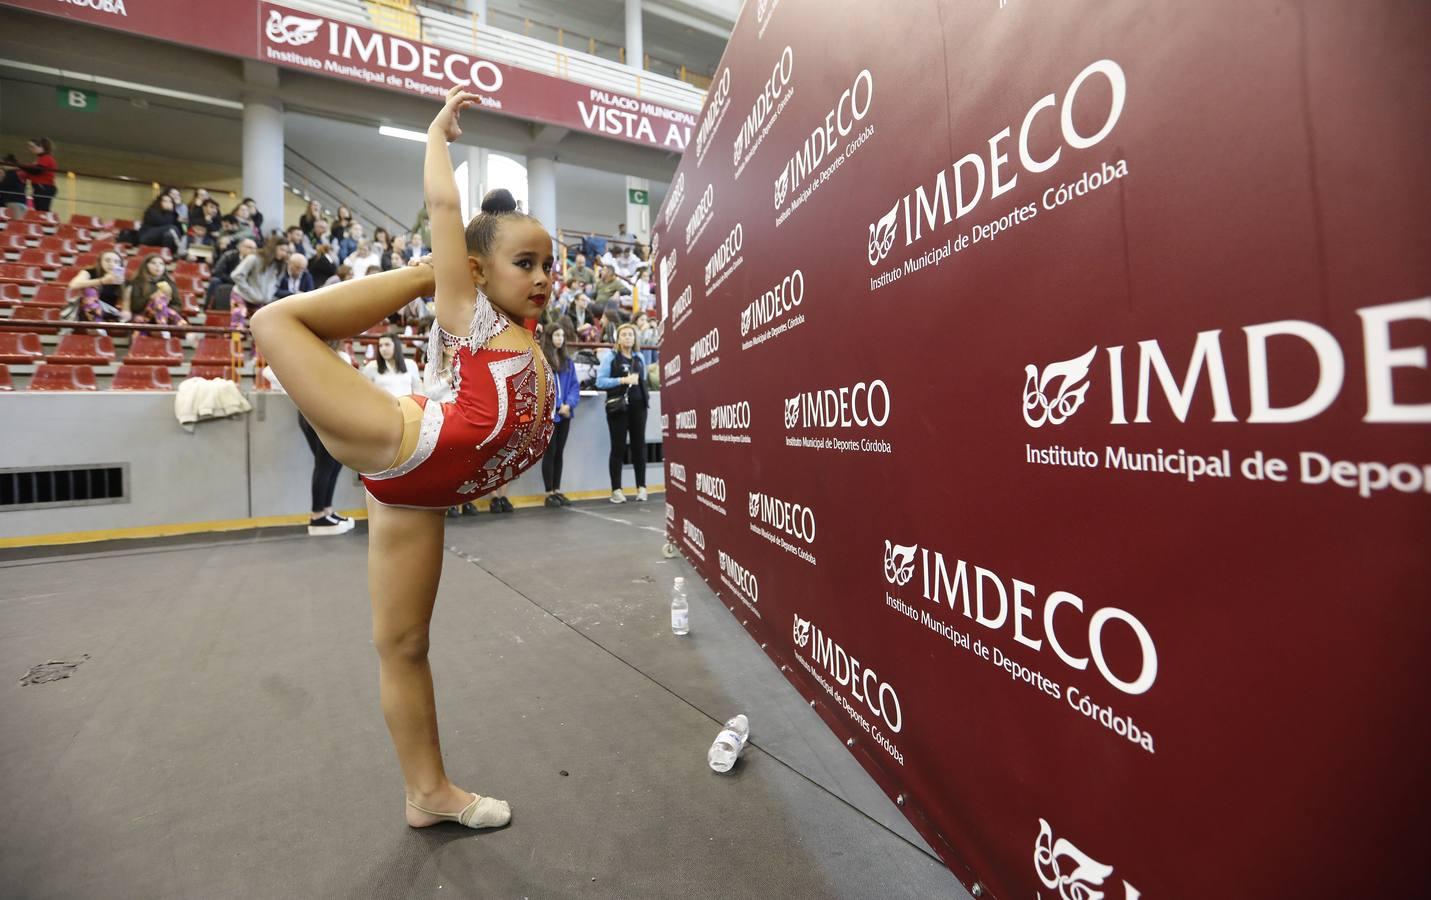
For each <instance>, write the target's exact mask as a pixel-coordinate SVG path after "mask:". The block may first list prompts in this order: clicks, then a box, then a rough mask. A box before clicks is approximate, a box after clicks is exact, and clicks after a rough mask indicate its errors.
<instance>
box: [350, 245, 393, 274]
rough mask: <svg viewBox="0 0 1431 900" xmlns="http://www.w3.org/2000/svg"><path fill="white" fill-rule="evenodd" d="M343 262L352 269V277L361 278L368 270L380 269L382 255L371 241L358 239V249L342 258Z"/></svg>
mask: <svg viewBox="0 0 1431 900" xmlns="http://www.w3.org/2000/svg"><path fill="white" fill-rule="evenodd" d="M343 263H344V264H345V265H346V266H347V267H348V268H350V269H352V270H353V277H354V278H362V277H363V276H364V275H366V274H368V272H370V271H375V270H381V269H382V267H383V257H382V254H381V253H379V252H378V251H377V249H376V248H375V247H374V246H373V245H372V244H371V243H369V242H368V241H359V242H358V249H356V250H354V251H353V252H352V254H350V255H349V256H348V258H347V259H345V260H343Z"/></svg>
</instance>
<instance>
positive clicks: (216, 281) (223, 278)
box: [207, 238, 258, 308]
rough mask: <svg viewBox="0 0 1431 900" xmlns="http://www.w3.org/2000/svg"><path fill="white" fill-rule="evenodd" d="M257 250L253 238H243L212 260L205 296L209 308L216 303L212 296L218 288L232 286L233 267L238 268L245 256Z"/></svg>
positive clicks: (220, 305)
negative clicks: (206, 295) (206, 294)
mask: <svg viewBox="0 0 1431 900" xmlns="http://www.w3.org/2000/svg"><path fill="white" fill-rule="evenodd" d="M257 250H258V244H256V243H254V240H253V238H244V239H243V240H241V241H239V242H238V243H237V244H236V245H235V246H233V247H232V248H230V249H228V250H225V251H224V252H223V253H221V254H220V255H219V258H218V259H217V260H216V261H215V262H214V265H213V268H212V269H211V270H210V271H211V273H212V274H211V277H210V278H209V289H208V297H207V305H208V306H209V307H210V308H213V307H214V306H215V305H216V304H215V303H214V297H215V295H216V294H217V293H218V291H219V288H224V289H225V290H227V288H229V287H232V286H233V283H234V277H233V275H234V269H237V268H238V264H239V263H241V262H243V260H244V258H245V257H247V256H252V255H253V254H254V253H255V252H257ZM217 305H218V306H219V307H220V308H222V306H223V304H217Z"/></svg>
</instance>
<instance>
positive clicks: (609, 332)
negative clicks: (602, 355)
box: [599, 303, 626, 344]
mask: <svg viewBox="0 0 1431 900" xmlns="http://www.w3.org/2000/svg"><path fill="white" fill-rule="evenodd" d="M599 324H600V327H601V337H600V338H599V340H600V341H601V343H603V344H614V343H616V329H618V328H620V327H621V326H622V325H625V324H626V314H625V312H623V311H622V309H621V307H620V306H619V305H618V304H615V303H608V304H606V307H605V308H604V309H603V310H602V311H601V320H600V323H599Z"/></svg>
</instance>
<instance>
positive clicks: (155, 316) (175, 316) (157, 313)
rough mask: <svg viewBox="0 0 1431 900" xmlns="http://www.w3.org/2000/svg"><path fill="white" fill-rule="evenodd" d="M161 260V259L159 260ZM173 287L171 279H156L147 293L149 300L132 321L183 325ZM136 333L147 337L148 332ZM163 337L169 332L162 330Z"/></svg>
mask: <svg viewBox="0 0 1431 900" xmlns="http://www.w3.org/2000/svg"><path fill="white" fill-rule="evenodd" d="M160 261H161V262H162V260H160ZM175 293H176V291H175V288H174V283H173V282H172V281H158V282H155V283H154V285H153V290H151V291H150V293H149V300H148V302H146V303H145V304H144V309H142V310H140V312H139V313H138V315H136V316H134V319H133V321H134V323H135V324H136V325H137V324H140V323H144V324H153V325H183V324H184V315H183V313H182V312H180V311H179V309H178V307H179V301H178V300H177V299H176V297H175ZM136 333H137V334H141V335H144V336H145V337H148V335H149V332H147V331H140V332H136ZM162 336H163V337H168V336H169V333H168V332H167V331H166V332H162Z"/></svg>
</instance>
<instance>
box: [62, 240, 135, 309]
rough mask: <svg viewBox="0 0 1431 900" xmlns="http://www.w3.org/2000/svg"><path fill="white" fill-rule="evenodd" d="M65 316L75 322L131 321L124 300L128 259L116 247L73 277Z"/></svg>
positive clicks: (105, 252) (66, 301)
mask: <svg viewBox="0 0 1431 900" xmlns="http://www.w3.org/2000/svg"><path fill="white" fill-rule="evenodd" d="M62 318H64V319H67V320H69V321H72V322H127V321H129V309H128V307H127V306H126V305H125V303H124V260H123V259H121V258H120V256H119V254H118V253H116V252H114V251H113V250H106V251H104V252H103V253H101V254H100V255H99V262H97V263H95V264H94V265H93V266H91V267H90V268H88V269H85V270H84V271H82V272H79V273H78V274H76V275H75V277H73V278H71V279H70V283H69V291H68V293H67V294H66V296H65V310H64V313H63V314H62Z"/></svg>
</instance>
